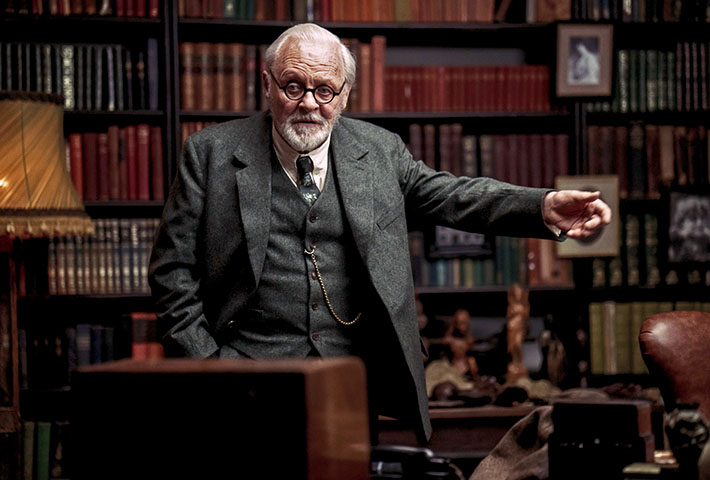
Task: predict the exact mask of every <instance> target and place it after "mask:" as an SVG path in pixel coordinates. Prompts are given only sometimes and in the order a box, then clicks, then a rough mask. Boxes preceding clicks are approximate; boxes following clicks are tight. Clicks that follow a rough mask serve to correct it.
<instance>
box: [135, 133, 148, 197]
mask: <svg viewBox="0 0 710 480" xmlns="http://www.w3.org/2000/svg"><path fill="white" fill-rule="evenodd" d="M136 160H137V161H136V167H137V168H136V193H137V199H138V200H149V199H150V171H151V167H150V127H149V126H148V125H147V124H145V123H141V124H139V125H137V126H136Z"/></svg>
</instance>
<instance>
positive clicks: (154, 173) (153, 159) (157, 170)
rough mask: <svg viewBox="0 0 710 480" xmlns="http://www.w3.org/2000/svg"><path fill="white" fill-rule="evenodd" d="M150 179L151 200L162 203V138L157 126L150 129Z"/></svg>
mask: <svg viewBox="0 0 710 480" xmlns="http://www.w3.org/2000/svg"><path fill="white" fill-rule="evenodd" d="M150 167H151V168H150V178H151V187H152V188H151V198H152V199H153V200H160V201H163V200H164V199H165V193H164V187H163V185H164V182H165V180H164V178H163V137H162V129H161V128H160V127H158V126H151V127H150Z"/></svg>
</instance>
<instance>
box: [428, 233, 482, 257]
mask: <svg viewBox="0 0 710 480" xmlns="http://www.w3.org/2000/svg"><path fill="white" fill-rule="evenodd" d="M425 241H426V244H427V246H428V248H427V256H428V257H429V258H447V257H458V256H467V257H490V256H491V255H493V243H494V240H493V237H491V236H489V235H484V234H482V233H470V232H464V231H461V230H455V229H453V228H449V227H442V226H440V225H437V226H435V227H433V228H430V229H428V230H427V231H426V232H425Z"/></svg>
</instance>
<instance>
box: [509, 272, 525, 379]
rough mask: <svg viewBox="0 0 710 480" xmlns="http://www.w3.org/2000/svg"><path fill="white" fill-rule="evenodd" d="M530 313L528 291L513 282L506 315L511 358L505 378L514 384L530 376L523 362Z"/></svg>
mask: <svg viewBox="0 0 710 480" xmlns="http://www.w3.org/2000/svg"><path fill="white" fill-rule="evenodd" d="M529 315H530V302H529V301H528V291H527V290H525V289H524V288H523V287H521V286H520V285H518V284H517V283H514V284H512V285H511V286H510V287H509V288H508V311H507V313H506V316H505V317H506V339H507V342H508V357H509V359H510V360H509V363H508V368H507V371H506V374H505V380H506V382H507V383H509V384H514V383H515V382H516V381H517V380H519V379H521V378H527V377H528V376H529V375H528V371H527V369H526V368H525V364H524V363H523V340H524V339H525V334H526V330H527V318H528V316H529Z"/></svg>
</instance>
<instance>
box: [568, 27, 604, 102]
mask: <svg viewBox="0 0 710 480" xmlns="http://www.w3.org/2000/svg"><path fill="white" fill-rule="evenodd" d="M613 32H614V29H613V27H612V25H606V24H603V25H598V24H594V25H592V24H589V25H587V24H584V25H580V24H566V23H562V24H559V25H558V26H557V72H556V81H555V92H556V95H557V96H558V97H609V96H611V94H612V78H613V75H612V73H613V65H614V62H613V36H614V35H613Z"/></svg>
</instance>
